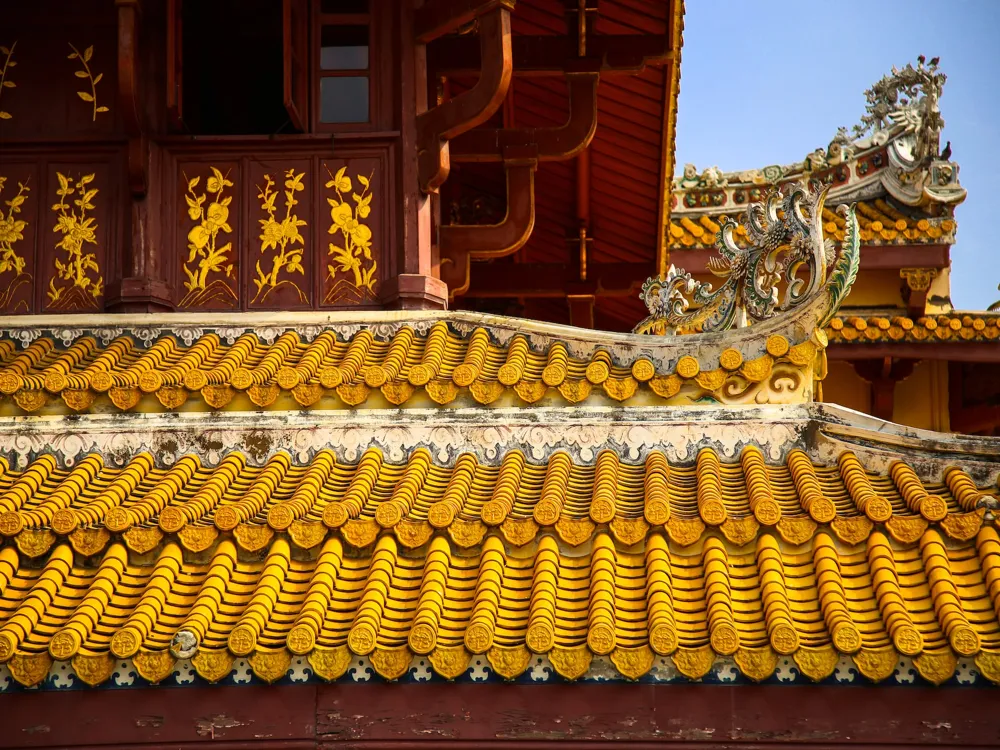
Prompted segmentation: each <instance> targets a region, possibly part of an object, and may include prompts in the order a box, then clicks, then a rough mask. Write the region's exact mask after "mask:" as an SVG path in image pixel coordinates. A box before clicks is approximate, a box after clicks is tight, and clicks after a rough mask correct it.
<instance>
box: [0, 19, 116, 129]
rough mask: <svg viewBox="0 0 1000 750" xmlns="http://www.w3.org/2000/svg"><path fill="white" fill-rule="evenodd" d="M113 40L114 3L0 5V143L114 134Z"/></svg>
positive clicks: (114, 58)
mask: <svg viewBox="0 0 1000 750" xmlns="http://www.w3.org/2000/svg"><path fill="white" fill-rule="evenodd" d="M8 6H9V7H8ZM117 37H118V31H117V13H116V10H115V5H114V3H103V2H99V0H74V2H73V3H61V4H60V7H59V12H58V13H50V12H47V11H46V10H45V9H42V8H39V7H38V6H37V4H34V5H33V4H32V3H5V4H3V12H2V13H0V138H4V139H6V138H10V139H22V138H23V139H30V140H38V139H42V138H51V137H58V138H64V137H66V136H70V137H79V136H94V135H104V136H108V135H112V134H114V133H120V132H121V124H122V121H121V118H120V117H119V115H118V106H117V92H118V38H117Z"/></svg>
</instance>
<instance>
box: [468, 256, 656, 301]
mask: <svg viewBox="0 0 1000 750" xmlns="http://www.w3.org/2000/svg"><path fill="white" fill-rule="evenodd" d="M577 247H579V246H578V245H577V246H576V247H574V248H573V249H574V250H576V248H577ZM653 273H654V270H653V264H652V263H651V262H650V263H588V264H587V280H586V281H581V280H580V271H579V266H578V265H577V264H576V263H503V264H500V263H492V264H490V263H473V264H472V271H471V277H470V278H471V281H470V284H469V290H468V291H467V292H466V295H467V296H469V297H535V298H546V297H547V298H560V299H561V298H562V297H564V296H565V295H567V294H599V295H602V296H611V295H614V296H624V295H628V294H632V293H633V292H634V291H635V290H636V289H638V288H639V286H640V285H641V284H642V282H643V281H645V280H646V279H647V278H648V277H649V276H651V275H652V274H653Z"/></svg>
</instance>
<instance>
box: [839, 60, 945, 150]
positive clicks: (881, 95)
mask: <svg viewBox="0 0 1000 750" xmlns="http://www.w3.org/2000/svg"><path fill="white" fill-rule="evenodd" d="M939 61H940V58H938V57H932V58H931V59H930V61H929V62H927V59H926V58H925V57H924V56H923V55H920V56H919V57H917V66H916V67H914V66H913V64H912V63H907V64H906V67H904V68H902V69H900V68H897V67H896V66H893V68H892V73H891V74H890V75H887V76H883V77H882V79H881V80H880V81H878V82H877V83H876V84H875V85H874V86H872V87H871V88H870V89H868V90H867V91H866V92H865V99H866V100H867V101H868V103H867V105H866V106H865V114H863V115H862V116H861V123H860V124H858V125H855V126H854V135H855V136H856V137H857V138H861V137H863V136H865V135H866V134H867V133H869V132H872V133H878V132H879V131H882V130H888V129H889V128H891V127H893V126H896V125H902V126H903V128H904V130H906V131H907V132H912V133H913V134H914V135H915V144H914V148H913V156H914V158H915V160H916V161H917V162H920V163H923V162H925V161H929V160H931V159H935V158H937V157H938V154H939V151H940V146H941V131H942V130H943V129H944V119H943V118H942V117H941V110H940V109H939V108H938V100H939V99H940V98H941V91H942V90H943V88H944V84H945V82H946V81H947V80H948V77H947V76H946V75H945V74H944V73H941V72H939V71H938V62H939Z"/></svg>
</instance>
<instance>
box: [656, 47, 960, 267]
mask: <svg viewBox="0 0 1000 750" xmlns="http://www.w3.org/2000/svg"><path fill="white" fill-rule="evenodd" d="M945 80H946V77H945V75H944V74H943V73H941V72H939V71H938V69H937V60H936V59H935V60H932V61H931V62H930V63H929V64H925V61H924V59H923V58H922V57H921V58H919V60H918V64H917V66H916V67H913V66H912V65H907V66H906V67H905V68H903V69H901V70H900V69H896V68H893V71H892V73H891V75H888V76H886V77H884V78H883V79H882V80H881V81H879V82H878V83H876V84H875V85H874V86H872V88H871V89H869V90H868V91H867V92H865V96H866V100H867V104H866V112H865V114H864V115H863V116H862V118H861V123H860V124H859V125H857V126H855V128H854V131H853V134H852V135H849V134H848V132H847V129H846V128H841V129H840V131H839V132H838V133H837V135H836V136H835V137H834V138H833V139H832V140H831V141H830V142H829V144H828V145H827V146H826V147H825V148H822V147H821V148H817V149H816V150H815V151H813V152H811V153H810V154H808V155H806V157H805V158H804V159H802V160H801V161H797V162H794V163H792V164H788V165H784V166H781V165H771V166H767V167H764V168H763V169H750V170H744V171H740V172H723V171H722V170H720V169H719V168H718V167H710V168H708V169H705V170H703V171H702V172H700V173H699V172H698V170H697V169H696V167H695V166H694V165H693V164H687V165H685V167H684V170H683V174H682V175H681V176H680V177H677V178H675V179H674V183H673V204H672V206H671V217H670V222H669V224H668V226H667V242H668V244H669V246H671V247H673V248H686V247H711V246H713V245H714V238H715V232H716V231H717V226H718V225H717V222H716V221H713V220H712V219H711V217H717V216H721V215H728V216H736V215H738V214H740V213H742V212H743V211H744V209H745V207H746V205H747V203H748V202H752V201H758V200H760V199H761V196H763V195H764V194H765V193H766V191H767V190H768V189H769V188H770V187H773V186H779V185H784V184H788V183H794V182H802V181H817V182H819V183H820V184H823V185H825V186H828V187H829V193H828V196H827V204H828V205H830V206H836V205H841V204H847V203H854V202H857V203H858V220H859V222H860V224H861V240H862V242H863V243H864V244H866V245H889V244H953V243H954V241H955V238H954V233H955V221H954V220H953V218H952V213H953V207H954V206H955V205H957V204H958V203H961V202H962V201H963V200H964V199H965V195H966V191H965V189H964V188H962V186H961V185H960V184H959V181H958V171H959V168H958V165H957V164H955V163H954V162H951V161H950V155H951V147H950V144H948V145H946V146H945V148H944V149H943V150H942V149H941V146H940V134H941V130H942V128H943V127H944V120H943V119H942V118H941V113H940V110H939V107H938V100H939V97H940V95H941V90H942V88H943V86H944V83H945ZM823 218H824V220H825V222H826V224H827V226H826V229H827V232H828V233H829V235H830V236H837V235H838V231H839V232H840V234H841V235H842V230H843V220H842V219H841V218H840V217H838V216H837V215H836V213H834V212H833V211H829V210H828V211H826V212H824V215H823ZM738 239H739V238H738ZM838 239H843V237H842V236H839V237H838Z"/></svg>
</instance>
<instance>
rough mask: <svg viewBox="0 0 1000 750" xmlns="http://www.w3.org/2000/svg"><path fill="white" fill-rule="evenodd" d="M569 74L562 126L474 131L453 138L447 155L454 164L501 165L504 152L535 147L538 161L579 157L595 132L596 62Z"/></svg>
mask: <svg viewBox="0 0 1000 750" xmlns="http://www.w3.org/2000/svg"><path fill="white" fill-rule="evenodd" d="M585 66H586V67H591V68H592V69H591V70H568V71H567V72H566V80H567V82H568V84H569V117H568V118H567V120H566V122H565V123H564V124H563V125H559V126H557V127H550V128H477V129H475V130H470V131H469V132H467V133H465V134H463V135H461V136H459V137H458V138H455V139H454V140H453V141H452V142H451V144H450V153H451V158H452V160H453V161H456V162H499V161H503V154H504V149H505V148H507V147H511V146H515V147H521V146H529V147H536V148H537V150H538V160H539V161H564V160H566V159H572V158H573V157H574V156H576V155H577V154H579V153H581V152H582V151H583V150H584V149H586V148H587V146H589V145H590V142H591V141H592V140H593V138H594V133H596V132H597V84H598V83H599V81H600V77H601V74H600V72H599V70H598V69H599V66H600V61H599V60H585V61H584V63H583V64H580V65H577V66H576V67H578V68H583V67H585Z"/></svg>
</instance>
